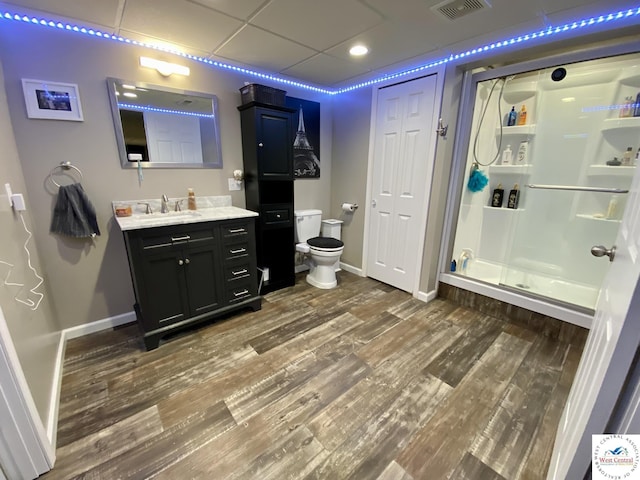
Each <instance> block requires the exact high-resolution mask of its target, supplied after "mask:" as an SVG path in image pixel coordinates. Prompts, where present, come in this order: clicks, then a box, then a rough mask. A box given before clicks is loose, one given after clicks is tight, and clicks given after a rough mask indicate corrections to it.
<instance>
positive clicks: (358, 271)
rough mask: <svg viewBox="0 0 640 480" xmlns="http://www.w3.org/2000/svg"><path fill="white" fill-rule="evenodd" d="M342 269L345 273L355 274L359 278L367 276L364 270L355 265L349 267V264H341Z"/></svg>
mask: <svg viewBox="0 0 640 480" xmlns="http://www.w3.org/2000/svg"><path fill="white" fill-rule="evenodd" d="M340 268H341V269H342V270H344V271H345V272H349V273H353V274H354V275H358V276H359V277H365V276H366V275H365V274H364V270H363V269H362V268H358V267H354V266H353V265H349V264H348V263H344V262H340Z"/></svg>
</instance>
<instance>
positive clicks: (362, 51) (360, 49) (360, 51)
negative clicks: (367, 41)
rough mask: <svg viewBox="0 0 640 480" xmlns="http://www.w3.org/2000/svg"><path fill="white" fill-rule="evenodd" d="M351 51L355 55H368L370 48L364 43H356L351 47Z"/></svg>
mask: <svg viewBox="0 0 640 480" xmlns="http://www.w3.org/2000/svg"><path fill="white" fill-rule="evenodd" d="M349 53H350V54H351V56H353V57H362V56H363V55H366V54H367V53H369V49H368V48H367V47H365V46H364V45H362V44H360V45H354V46H353V47H351V48H350V49H349Z"/></svg>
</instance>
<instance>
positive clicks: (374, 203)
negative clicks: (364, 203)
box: [371, 200, 378, 208]
mask: <svg viewBox="0 0 640 480" xmlns="http://www.w3.org/2000/svg"><path fill="white" fill-rule="evenodd" d="M377 204H378V202H376V201H375V200H371V206H372V207H373V208H375V207H376V205H377Z"/></svg>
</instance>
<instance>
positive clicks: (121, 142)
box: [107, 77, 222, 168]
mask: <svg viewBox="0 0 640 480" xmlns="http://www.w3.org/2000/svg"><path fill="white" fill-rule="evenodd" d="M116 82H118V83H120V84H122V83H126V84H129V85H134V86H136V87H139V88H146V89H149V90H156V91H160V92H167V93H172V94H177V95H190V96H196V97H203V98H208V99H211V108H212V110H213V117H214V126H215V128H214V132H213V138H214V139H215V142H216V146H215V151H216V156H217V158H216V159H214V160H213V161H212V160H206V159H204V158H203V159H202V163H173V162H153V161H147V162H140V166H141V167H142V168H222V148H221V145H220V122H219V118H220V117H219V116H218V98H217V97H216V96H215V95H213V94H210V93H203V92H193V91H189V90H181V89H177V88H170V87H165V86H162V85H153V84H150V83H146V82H132V81H129V80H123V79H120V78H113V77H109V78H107V90H108V92H109V103H110V104H111V113H112V115H113V126H114V129H115V134H116V142H117V144H118V153H119V155H120V164H121V166H122V168H137V167H138V165H137V162H130V161H129V159H128V157H127V150H126V143H125V139H124V130H123V128H122V119H121V117H120V109H119V107H118V99H117V97H116V94H115V86H116Z"/></svg>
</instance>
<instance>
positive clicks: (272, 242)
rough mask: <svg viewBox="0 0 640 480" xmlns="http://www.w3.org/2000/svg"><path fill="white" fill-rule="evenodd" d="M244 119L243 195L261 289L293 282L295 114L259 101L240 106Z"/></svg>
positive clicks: (242, 118) (264, 291) (287, 109)
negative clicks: (253, 217) (254, 219)
mask: <svg viewBox="0 0 640 480" xmlns="http://www.w3.org/2000/svg"><path fill="white" fill-rule="evenodd" d="M238 110H240V119H241V124H242V152H243V158H244V175H245V195H246V205H247V208H248V209H249V210H253V211H256V212H258V213H259V214H260V217H259V219H258V223H257V225H256V240H257V257H258V267H259V268H260V270H261V271H263V272H265V276H264V281H263V286H262V290H261V292H262V293H267V292H270V291H273V290H278V289H280V288H283V287H288V286H291V285H293V284H294V283H295V236H294V218H293V140H294V136H293V123H292V122H293V113H294V112H295V110H292V109H289V108H285V107H277V106H272V105H264V104H260V103H257V102H252V103H248V104H246V105H241V106H240V107H238Z"/></svg>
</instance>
